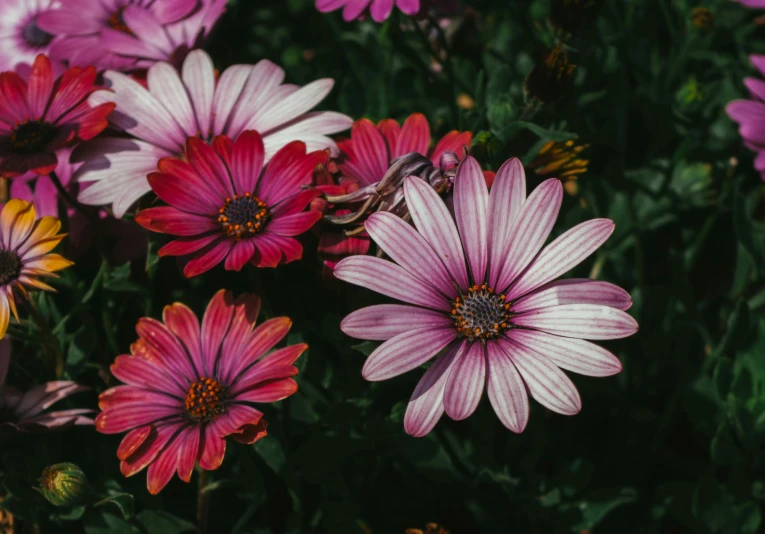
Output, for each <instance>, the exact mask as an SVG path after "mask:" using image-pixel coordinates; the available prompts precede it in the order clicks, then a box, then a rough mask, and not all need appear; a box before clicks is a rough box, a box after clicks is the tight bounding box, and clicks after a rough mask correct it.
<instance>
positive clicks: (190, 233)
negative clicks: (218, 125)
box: [136, 131, 328, 277]
mask: <svg viewBox="0 0 765 534" xmlns="http://www.w3.org/2000/svg"><path fill="white" fill-rule="evenodd" d="M327 157H328V155H327V153H326V152H324V151H321V150H317V151H314V152H308V153H306V146H305V143H302V142H301V141H294V142H292V143H290V144H288V145H287V146H285V147H284V148H282V149H281V150H279V152H277V153H276V154H275V155H274V157H273V158H272V159H271V161H270V162H269V164H268V166H267V167H266V168H264V160H265V148H264V146H263V140H262V139H261V137H260V134H258V132H253V131H247V132H244V133H243V134H242V135H240V136H239V138H238V139H237V140H236V142H234V143H232V142H231V140H230V139H229V138H228V137H226V136H225V135H221V136H218V137H216V138H215V139H213V142H212V146H210V145H208V144H207V143H205V142H203V141H201V140H200V139H197V138H196V137H192V138H189V141H188V143H187V144H186V161H181V160H178V159H174V158H167V159H163V160H161V161H160V162H159V170H160V172H156V173H152V174H150V175H149V183H150V184H151V188H152V189H153V190H154V192H155V193H156V194H157V196H159V198H161V199H162V200H164V201H165V202H167V203H168V204H170V205H169V206H166V207H157V208H149V209H145V210H143V211H141V212H140V213H139V214H138V215H137V216H136V221H137V222H138V223H139V224H141V225H142V226H143V227H144V228H147V229H148V230H152V231H154V232H161V233H166V234H170V235H174V236H178V237H179V239H176V240H175V241H171V242H170V243H168V244H167V245H165V246H164V247H162V248H161V249H160V251H159V255H160V256H181V255H186V254H192V255H193V259H192V260H191V261H189V263H187V264H186V267H185V268H184V269H183V273H184V274H185V275H186V276H187V277H192V276H197V275H199V274H202V273H203V272H205V271H207V270H209V269H212V268H213V267H215V266H216V265H217V264H218V263H220V262H222V261H224V262H225V263H224V265H225V267H226V269H228V270H234V271H238V270H240V269H241V268H242V267H244V266H245V264H247V263H248V262H249V263H252V264H253V265H256V266H258V267H276V266H277V265H279V264H280V263H288V262H290V261H294V260H297V259H300V257H301V256H302V254H303V247H302V246H301V245H300V243H299V242H298V241H297V240H296V239H295V238H294V236H297V235H299V234H302V233H303V232H306V231H307V230H309V229H310V228H311V226H313V225H314V223H316V221H318V220H319V219H320V218H321V214H320V213H319V212H317V211H307V212H306V211H303V210H305V208H306V206H307V205H308V204H309V203H310V202H311V200H312V199H313V198H315V197H316V196H317V195H318V194H319V192H318V191H315V190H305V186H307V185H309V184H310V183H311V179H312V175H313V170H314V169H315V168H316V166H317V165H318V164H320V163H325V162H326V161H327Z"/></svg>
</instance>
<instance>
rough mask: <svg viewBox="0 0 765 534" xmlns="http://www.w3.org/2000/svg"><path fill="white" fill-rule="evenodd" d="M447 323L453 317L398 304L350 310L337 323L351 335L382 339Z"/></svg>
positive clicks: (360, 337)
mask: <svg viewBox="0 0 765 534" xmlns="http://www.w3.org/2000/svg"><path fill="white" fill-rule="evenodd" d="M450 325H452V320H451V318H450V317H449V316H448V315H446V314H444V313H439V312H435V311H432V310H426V309H423V308H416V307H414V306H403V305H401V304H378V305H376V306H368V307H366V308H361V309H360V310H356V311H355V312H353V313H351V314H350V315H348V316H347V317H346V318H345V319H343V321H342V323H340V329H341V330H342V331H343V332H345V334H347V335H349V336H351V337H355V338H359V339H373V340H380V341H385V340H387V339H390V338H392V337H394V336H397V335H399V334H403V333H404V332H409V331H410V330H415V329H420V328H426V327H430V328H437V327H445V326H450Z"/></svg>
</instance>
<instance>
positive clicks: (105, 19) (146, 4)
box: [37, 0, 226, 71]
mask: <svg viewBox="0 0 765 534" xmlns="http://www.w3.org/2000/svg"><path fill="white" fill-rule="evenodd" d="M60 4H61V5H60V7H59V8H58V9H50V10H47V11H45V12H44V13H42V14H40V16H39V17H38V18H37V24H38V26H39V27H40V28H42V30H44V31H45V32H47V33H48V34H51V35H54V36H55V37H56V38H55V40H54V41H53V43H52V44H51V47H50V48H51V57H53V58H54V59H57V60H60V61H65V62H67V63H68V64H69V65H70V66H77V67H83V66H87V65H95V66H96V67H97V68H98V69H99V70H102V69H115V70H122V71H127V70H134V69H145V68H148V67H150V66H151V65H153V64H154V63H155V62H157V61H170V62H173V63H175V62H178V61H180V60H181V59H183V56H185V54H187V53H188V52H189V50H191V49H193V48H196V47H198V46H201V45H202V44H203V42H204V41H205V40H206V39H207V36H208V35H209V33H210V31H212V29H213V26H214V25H215V23H216V22H217V20H218V19H219V18H220V16H221V15H222V14H223V12H224V11H225V9H226V0H161V1H153V0H60Z"/></svg>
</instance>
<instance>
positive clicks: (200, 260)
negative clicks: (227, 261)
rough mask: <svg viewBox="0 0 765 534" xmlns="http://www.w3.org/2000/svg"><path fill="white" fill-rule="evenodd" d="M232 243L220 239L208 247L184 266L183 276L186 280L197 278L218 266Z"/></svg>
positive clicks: (228, 240)
mask: <svg viewBox="0 0 765 534" xmlns="http://www.w3.org/2000/svg"><path fill="white" fill-rule="evenodd" d="M233 246H234V242H233V241H232V240H230V239H222V240H220V241H217V242H214V243H213V244H211V245H209V246H208V247H207V248H206V249H205V250H203V251H202V252H201V254H200V255H199V256H197V257H195V258H194V259H193V260H191V261H190V262H188V263H187V264H186V267H184V268H183V275H184V276H185V277H186V278H193V277H194V276H199V275H200V274H202V273H205V272H207V271H209V270H210V269H212V268H213V267H215V266H216V265H218V264H219V263H220V262H222V261H223V260H224V258H225V257H226V256H227V255H228V253H229V251H230V250H231V247H233Z"/></svg>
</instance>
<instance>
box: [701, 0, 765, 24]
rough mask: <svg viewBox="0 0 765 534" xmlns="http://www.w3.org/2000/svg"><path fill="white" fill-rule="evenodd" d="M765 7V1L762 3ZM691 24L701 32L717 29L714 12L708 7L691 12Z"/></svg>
mask: <svg viewBox="0 0 765 534" xmlns="http://www.w3.org/2000/svg"><path fill="white" fill-rule="evenodd" d="M762 5H763V6H765V1H763V2H762ZM691 22H693V25H694V26H696V27H697V28H698V29H700V30H704V31H711V30H714V28H715V16H714V13H712V10H710V9H707V8H706V7H694V8H693V11H692V12H691Z"/></svg>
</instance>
